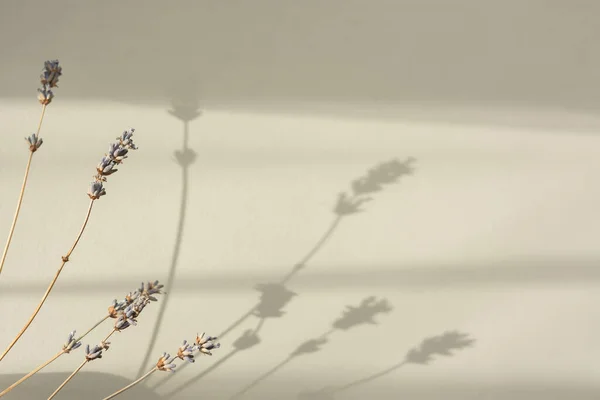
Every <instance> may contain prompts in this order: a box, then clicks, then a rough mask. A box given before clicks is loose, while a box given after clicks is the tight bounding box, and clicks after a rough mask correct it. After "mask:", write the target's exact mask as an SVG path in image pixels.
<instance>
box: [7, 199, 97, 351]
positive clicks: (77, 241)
mask: <svg viewBox="0 0 600 400" xmlns="http://www.w3.org/2000/svg"><path fill="white" fill-rule="evenodd" d="M93 205H94V199H92V200H91V201H90V205H89V207H88V210H87V213H86V215H85V220H84V222H83V225H82V226H81V229H80V230H79V234H78V235H77V238H76V239H75V242H74V243H73V245H72V246H71V248H70V249H69V251H68V252H67V254H66V255H64V256H63V257H62V264H61V265H60V268H58V270H57V271H56V274H55V275H54V278H53V279H52V282H50V285H49V286H48V289H46V293H44V297H42V300H41V301H40V303H39V304H38V306H37V308H36V309H35V311H34V312H33V314H32V315H31V317H30V318H29V320H28V321H27V323H26V324H25V326H24V327H23V328H22V329H21V331H20V332H19V334H18V335H17V336H16V337H15V338H14V339H13V341H12V342H11V344H10V345H9V346H8V347H7V348H6V350H4V353H2V355H1V356H0V361H2V360H3V359H4V357H6V355H7V354H8V352H9V351H10V350H11V349H12V348H13V346H14V345H15V344H16V343H17V342H18V341H19V339H20V338H21V336H23V334H24V333H25V331H26V330H27V328H29V325H31V323H32V322H33V320H34V319H35V317H36V316H37V314H38V313H39V312H40V310H41V309H42V306H43V305H44V302H45V301H46V299H47V298H48V296H49V295H50V292H51V291H52V288H53V287H54V284H55V283H56V281H57V280H58V277H59V276H60V273H61V272H62V270H63V268H64V266H65V265H66V264H67V262H69V257H70V256H71V254H72V253H73V251H74V250H75V247H77V244H78V243H79V240H80V239H81V236H82V235H83V231H84V230H85V227H86V226H87V223H88V221H89V219H90V214H91V213H92V206H93Z"/></svg>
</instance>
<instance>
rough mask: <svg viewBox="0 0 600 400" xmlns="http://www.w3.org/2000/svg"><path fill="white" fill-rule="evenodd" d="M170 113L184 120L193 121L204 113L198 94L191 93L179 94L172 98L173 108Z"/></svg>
mask: <svg viewBox="0 0 600 400" xmlns="http://www.w3.org/2000/svg"><path fill="white" fill-rule="evenodd" d="M168 113H169V114H171V115H172V116H174V117H175V118H177V119H179V120H181V121H184V122H189V121H193V120H195V119H196V118H198V117H199V116H200V115H202V111H200V101H199V100H198V97H197V96H194V95H191V94H188V95H186V96H181V95H180V96H177V97H175V98H173V100H171V109H170V110H168Z"/></svg>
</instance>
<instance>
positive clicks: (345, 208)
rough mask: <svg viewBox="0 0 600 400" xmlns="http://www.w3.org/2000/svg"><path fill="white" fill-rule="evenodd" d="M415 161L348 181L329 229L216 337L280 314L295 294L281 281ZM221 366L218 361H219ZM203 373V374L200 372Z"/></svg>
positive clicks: (394, 164)
mask: <svg viewBox="0 0 600 400" xmlns="http://www.w3.org/2000/svg"><path fill="white" fill-rule="evenodd" d="M414 162H415V160H414V159H413V158H412V157H409V158H408V159H407V160H406V161H404V162H401V161H399V160H397V159H393V160H391V161H388V162H384V163H381V164H379V165H377V166H375V167H373V168H371V169H369V170H368V171H367V174H366V175H364V176H362V177H359V178H357V179H355V180H353V181H352V182H351V188H352V194H351V195H348V194H347V193H345V192H342V193H340V194H339V195H338V199H337V202H336V204H335V207H334V209H333V212H334V214H335V218H334V219H333V221H332V222H331V224H330V226H329V228H328V229H327V230H326V231H325V233H324V234H323V235H322V237H321V238H320V239H319V240H318V241H317V243H316V244H315V245H314V246H313V248H312V249H310V251H309V252H308V253H306V255H305V256H304V257H302V259H301V260H300V261H299V262H298V263H296V264H295V265H294V266H293V267H292V269H291V271H290V272H289V273H288V274H287V275H285V276H284V277H283V278H282V280H281V281H280V283H266V284H258V285H256V287H255V288H256V289H257V290H259V291H260V292H261V298H260V301H259V302H258V303H257V304H256V305H255V306H253V307H252V308H250V309H249V310H248V311H247V312H245V313H244V314H242V316H241V317H239V318H238V319H237V320H236V321H235V322H234V323H233V324H231V325H230V326H229V327H228V328H227V329H225V330H224V331H223V332H222V333H221V334H220V335H219V336H218V337H219V338H220V339H222V338H223V337H224V336H225V335H227V334H229V333H230V332H231V331H232V330H234V329H235V328H237V327H238V326H240V325H241V324H242V323H243V322H244V321H246V319H248V318H249V317H251V316H253V315H254V316H257V317H259V318H261V320H263V322H264V320H265V319H266V318H275V317H281V316H283V314H284V312H283V311H282V309H283V308H284V306H285V305H286V304H287V303H288V302H289V301H290V300H291V299H292V297H294V296H296V293H294V292H292V291H290V290H288V289H287V288H285V286H284V284H285V283H288V282H289V281H290V280H291V279H292V278H293V277H294V276H295V275H296V274H298V273H299V272H300V271H301V270H303V269H304V268H306V265H307V264H308V262H309V261H310V260H311V259H312V258H313V257H314V256H315V255H316V254H317V253H318V252H319V251H320V250H321V249H322V248H323V246H324V245H325V243H326V242H327V241H328V240H329V239H330V238H331V236H332V235H333V233H334V232H335V230H336V229H337V228H338V226H339V225H340V223H341V221H342V219H343V218H344V217H347V216H349V215H353V214H357V213H361V212H363V211H364V210H363V208H362V206H363V204H364V203H366V202H368V201H371V200H372V199H371V198H370V197H367V195H368V194H372V193H375V192H379V191H381V190H383V187H384V186H385V185H389V184H393V183H397V182H398V180H399V179H400V178H401V177H402V176H404V175H412V174H413V172H414V168H413V163H414ZM219 365H221V363H219ZM187 366H188V364H184V365H182V366H181V368H180V370H182V369H184V368H186V367H187ZM202 376H204V374H202ZM172 378H173V376H172V375H169V376H166V377H164V378H162V380H161V381H159V382H157V383H156V384H154V385H152V386H150V387H151V388H152V389H157V388H159V387H160V386H162V385H164V384H165V383H167V382H168V381H169V380H170V379H172Z"/></svg>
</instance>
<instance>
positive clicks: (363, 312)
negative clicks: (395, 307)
mask: <svg viewBox="0 0 600 400" xmlns="http://www.w3.org/2000/svg"><path fill="white" fill-rule="evenodd" d="M391 311H392V306H391V305H390V304H389V303H388V301H387V300H386V299H381V300H379V301H377V300H376V298H375V296H370V297H367V298H366V299H364V300H363V301H362V302H361V303H360V305H359V306H358V307H354V306H346V310H345V311H344V313H343V315H342V317H341V318H339V319H338V320H336V321H335V322H334V323H333V327H334V328H335V329H341V330H348V329H350V328H352V327H354V326H357V325H361V324H371V325H377V322H376V321H375V320H374V317H375V316H376V315H377V314H387V313H389V312H391Z"/></svg>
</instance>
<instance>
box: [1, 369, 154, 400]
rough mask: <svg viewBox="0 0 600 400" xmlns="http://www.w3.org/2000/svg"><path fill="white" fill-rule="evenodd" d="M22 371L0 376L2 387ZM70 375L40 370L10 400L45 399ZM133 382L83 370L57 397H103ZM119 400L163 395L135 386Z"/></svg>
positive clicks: (68, 399)
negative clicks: (41, 371)
mask: <svg viewBox="0 0 600 400" xmlns="http://www.w3.org/2000/svg"><path fill="white" fill-rule="evenodd" d="M23 375H25V374H24V373H23V374H10V375H0V388H5V387H8V386H10V385H11V384H12V383H13V382H15V381H17V380H18V379H20V378H21V377H22V376H23ZM69 375H70V372H69V373H66V372H65V373H58V372H57V373H41V374H37V375H36V376H34V377H33V378H31V379H29V380H28V381H25V382H23V383H22V384H21V385H19V386H18V387H17V388H15V389H14V390H13V391H11V392H10V393H9V394H7V395H6V396H4V398H6V399H7V400H38V399H46V398H48V396H50V395H51V394H52V392H54V390H56V388H57V387H58V386H60V384H61V383H62V382H63V381H64V380H65V379H66V378H67V377H68V376H69ZM131 382H132V381H131V380H129V379H126V378H123V377H121V376H117V375H113V374H107V373H102V372H84V371H82V372H80V373H78V374H77V375H76V376H75V377H74V378H73V379H72V380H71V382H69V383H68V384H67V385H66V386H65V387H64V389H62V390H61V391H60V393H59V394H58V395H57V396H56V398H59V399H66V400H81V399H89V398H90V396H91V395H92V396H94V397H95V398H104V397H106V396H108V395H110V394H112V393H114V392H116V391H117V390H119V389H121V388H123V387H125V386H127V385H129V384H130V383H131ZM118 398H119V399H145V400H158V399H160V398H161V397H160V396H158V395H157V394H156V393H154V392H152V391H151V390H149V389H148V388H146V387H144V386H143V385H136V386H134V387H133V388H131V389H129V390H128V391H126V392H124V393H123V394H121V395H119V396H118Z"/></svg>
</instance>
